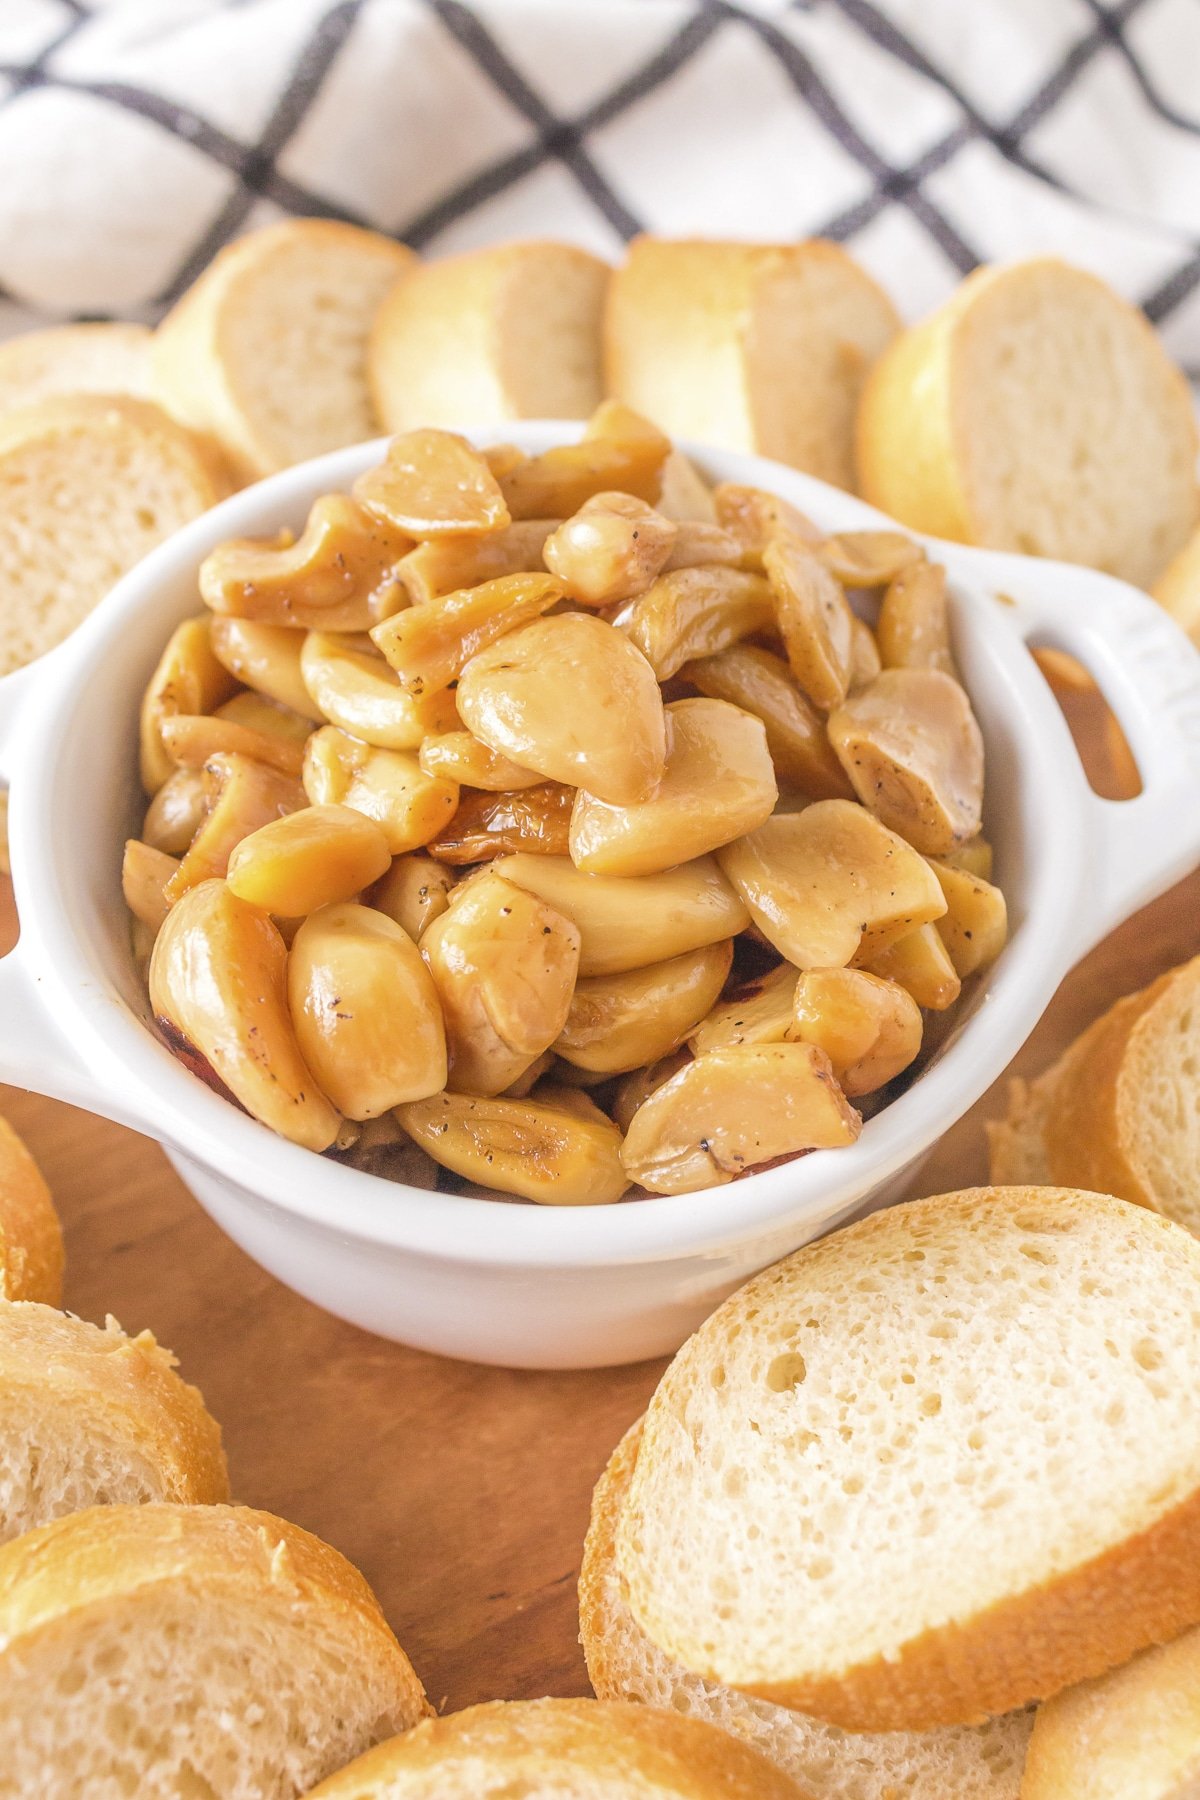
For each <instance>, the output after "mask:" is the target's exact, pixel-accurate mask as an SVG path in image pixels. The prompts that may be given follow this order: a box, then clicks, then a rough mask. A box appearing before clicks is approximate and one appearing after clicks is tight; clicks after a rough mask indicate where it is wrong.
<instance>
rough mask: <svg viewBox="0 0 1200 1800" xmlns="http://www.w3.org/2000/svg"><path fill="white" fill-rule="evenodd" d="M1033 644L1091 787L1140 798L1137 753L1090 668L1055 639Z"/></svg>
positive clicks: (1109, 796) (1106, 795) (1105, 795)
mask: <svg viewBox="0 0 1200 1800" xmlns="http://www.w3.org/2000/svg"><path fill="white" fill-rule="evenodd" d="M1030 649H1031V651H1032V654H1033V660H1034V662H1036V664H1037V666H1038V668H1039V669H1040V670H1041V672H1042V674H1043V676H1044V677H1045V679H1046V683H1047V686H1048V687H1049V689H1050V692H1051V693H1052V694H1053V695H1054V698H1055V699H1056V700H1057V702H1058V706H1059V711H1060V712H1061V713H1062V716H1063V718H1064V719H1065V720H1066V722H1067V729H1068V731H1069V732H1070V733H1071V736H1072V738H1073V739H1074V743H1075V748H1076V750H1077V751H1078V753H1079V760H1080V762H1081V763H1082V764H1083V772H1084V774H1085V775H1086V776H1087V780H1088V786H1089V787H1090V788H1091V790H1092V792H1093V793H1094V794H1098V795H1099V796H1100V798H1101V799H1102V800H1136V799H1137V797H1138V795H1139V794H1140V793H1141V791H1142V776H1141V771H1140V770H1139V768H1138V765H1137V759H1136V757H1135V756H1134V754H1133V751H1132V750H1131V749H1130V748H1129V740H1128V738H1127V737H1126V736H1125V733H1124V732H1123V731H1122V730H1121V726H1120V724H1119V722H1118V720H1117V715H1116V713H1115V712H1114V711H1113V709H1112V707H1111V706H1110V705H1109V704H1108V701H1107V700H1106V699H1105V698H1104V695H1103V693H1102V692H1101V690H1100V688H1099V687H1098V686H1097V683H1096V680H1095V677H1094V676H1093V675H1092V673H1091V671H1090V669H1088V668H1087V667H1086V666H1085V664H1083V663H1081V662H1080V660H1079V658H1078V657H1077V656H1072V655H1071V654H1070V653H1069V651H1066V650H1060V649H1059V647H1058V646H1057V645H1056V644H1039V643H1034V644H1031V645H1030Z"/></svg>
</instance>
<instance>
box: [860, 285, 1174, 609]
mask: <svg viewBox="0 0 1200 1800" xmlns="http://www.w3.org/2000/svg"><path fill="white" fill-rule="evenodd" d="M1196 441H1197V440H1196V422H1195V417H1194V414H1193V411H1192V400H1191V395H1190V392H1189V390H1188V386H1187V382H1186V381H1185V380H1184V377H1183V375H1182V373H1181V372H1180V371H1179V370H1178V369H1177V368H1176V367H1175V365H1174V364H1173V363H1172V362H1171V360H1170V358H1169V357H1168V356H1167V354H1166V351H1165V350H1164V349H1163V347H1162V345H1161V344H1160V342H1159V340H1158V338H1157V337H1156V336H1155V333H1154V330H1153V328H1152V327H1151V325H1150V324H1149V322H1148V321H1147V319H1146V318H1145V316H1144V315H1143V314H1142V313H1140V312H1139V311H1138V310H1137V309H1136V308H1135V307H1132V306H1130V305H1128V304H1127V303H1126V302H1125V301H1124V300H1122V299H1120V298H1119V297H1118V296H1117V295H1116V294H1114V293H1113V292H1112V290H1111V289H1110V288H1108V287H1107V286H1106V285H1105V284H1104V282H1102V281H1099V280H1097V278H1096V277H1095V276H1094V275H1088V274H1085V273H1084V271H1083V270H1082V269H1074V268H1071V267H1070V266H1069V265H1068V264H1066V263H1062V262H1059V261H1057V260H1056V259H1054V258H1052V257H1040V258H1037V259H1035V260H1033V261H1031V262H1022V263H1015V264H1012V265H1008V266H1001V267H992V268H986V269H980V270H977V271H976V273H975V274H974V275H970V276H968V277H967V279H966V281H964V282H963V283H962V285H961V286H960V287H959V288H958V289H957V291H956V292H955V294H954V295H953V296H952V298H951V299H950V300H948V301H947V302H946V303H945V305H944V306H942V307H941V308H939V310H938V311H937V312H935V313H934V314H933V315H932V317H931V318H928V319H926V320H925V321H924V323H922V324H921V325H918V326H916V327H914V328H913V329H912V330H910V331H906V332H905V333H904V335H903V336H902V337H900V338H897V340H896V341H895V343H894V344H892V346H891V348H890V349H889V350H888V351H887V352H886V354H885V355H884V356H883V357H882V358H881V359H880V361H879V362H878V363H877V364H876V366H875V369H874V370H873V372H872V374H871V376H870V379H869V380H868V382H867V385H866V388H865V390H864V393H863V399H862V407H861V410H860V414H859V421H858V466H859V477H860V481H861V485H862V491H863V493H864V495H865V496H866V498H867V499H868V500H870V501H872V502H873V503H874V504H875V505H876V506H879V507H881V508H882V509H883V510H884V511H885V512H887V513H890V514H891V516H892V517H893V518H895V519H899V520H900V521H901V523H903V524H905V525H909V526H912V527H913V528H914V529H916V530H918V531H927V532H931V533H933V534H934V535H935V536H937V537H946V538H953V539H955V540H957V541H958V542H960V543H964V544H984V545H987V546H989V547H990V548H992V549H996V550H1020V551H1025V552H1027V553H1029V554H1031V555H1034V556H1053V557H1059V558H1062V559H1063V560H1065V561H1067V562H1077V563H1087V564H1090V565H1091V566H1092V567H1093V568H1097V569H1105V570H1107V571H1108V572H1109V573H1110V574H1113V575H1120V576H1123V577H1124V578H1125V579H1126V580H1128V581H1134V582H1137V583H1139V584H1140V585H1142V586H1146V585H1147V584H1148V583H1149V582H1151V581H1153V580H1154V578H1155V577H1156V576H1157V575H1158V574H1159V572H1160V571H1161V570H1162V568H1163V566H1164V565H1165V564H1166V563H1167V561H1168V560H1169V559H1170V558H1171V557H1172V556H1174V555H1175V553H1176V551H1178V550H1179V549H1180V547H1181V546H1182V545H1183V543H1184V542H1185V540H1186V539H1187V537H1188V534H1189V532H1191V530H1192V529H1193V527H1194V526H1195V524H1196V522H1197V514H1198V498H1197V489H1196V466H1195V465H1196Z"/></svg>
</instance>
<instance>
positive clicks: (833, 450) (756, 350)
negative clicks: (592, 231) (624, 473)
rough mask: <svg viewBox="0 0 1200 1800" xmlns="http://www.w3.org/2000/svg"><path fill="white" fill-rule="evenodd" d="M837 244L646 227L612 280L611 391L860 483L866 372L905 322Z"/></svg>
mask: <svg viewBox="0 0 1200 1800" xmlns="http://www.w3.org/2000/svg"><path fill="white" fill-rule="evenodd" d="M899 324H900V321H899V319H898V317H897V314H896V311H895V308H894V307H893V306H892V303H891V301H890V300H889V299H888V297H887V295H886V294H885V293H884V292H883V290H882V289H881V288H879V287H878V286H877V285H876V283H875V282H874V281H872V280H871V278H870V276H869V275H867V274H866V273H865V271H864V270H862V269H860V268H859V266H858V264H857V263H856V262H854V260H853V259H852V258H851V257H850V256H848V255H847V254H846V252H845V251H844V250H842V249H841V248H840V247H839V246H838V245H837V244H828V243H825V242H823V241H821V240H819V239H815V240H813V241H812V242H809V243H802V244H736V243H705V242H668V241H665V240H663V239H660V238H650V237H641V238H636V239H635V240H634V242H633V243H632V244H631V245H630V247H629V254H628V257H627V259H626V261H625V263H624V264H623V265H622V266H621V267H620V268H619V269H618V270H617V272H616V274H615V275H614V277H613V281H612V286H611V288H610V290H609V299H608V308H607V316H606V320H605V370H606V378H607V383H608V388H609V392H610V393H612V394H615V395H616V396H617V398H618V399H620V400H624V401H626V402H627V403H628V405H630V406H633V407H636V408H637V410H638V411H639V412H641V413H644V414H645V415H646V417H647V418H649V419H653V420H654V422H655V424H656V425H659V426H661V428H662V429H663V430H664V431H666V432H669V433H670V434H671V436H673V437H693V438H698V439H699V440H700V441H701V442H702V443H709V444H718V445H720V446H722V447H723V448H725V449H728V450H751V451H756V452H757V453H758V454H760V455H762V456H773V457H775V458H776V459H777V460H778V461H780V462H785V463H790V464H792V466H793V467H795V468H797V469H806V470H807V471H808V472H809V474H810V475H819V476H821V477H822V479H823V480H825V481H832V482H836V483H837V485H838V486H839V487H845V488H848V487H853V485H854V456H853V440H854V418H855V412H856V409H857V405H858V398H859V393H860V390H861V388H862V383H863V380H864V377H865V376H866V374H867V371H868V369H869V368H870V367H871V365H872V363H873V362H874V361H875V359H876V358H877V357H878V356H879V354H880V352H881V351H882V350H883V349H884V348H885V347H886V346H887V344H888V343H890V341H891V340H892V338H893V337H894V336H895V335H896V332H897V331H898V329H899Z"/></svg>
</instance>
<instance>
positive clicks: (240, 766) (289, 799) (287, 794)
mask: <svg viewBox="0 0 1200 1800" xmlns="http://www.w3.org/2000/svg"><path fill="white" fill-rule="evenodd" d="M201 779H202V781H203V783H204V795H205V813H204V818H203V819H202V821H201V823H200V828H199V830H198V831H197V832H196V835H195V837H194V838H193V839H192V841H191V844H190V845H189V846H188V849H187V853H186V854H185V856H184V858H183V861H182V862H181V863H180V865H179V867H178V869H177V870H176V871H175V873H174V875H173V876H172V877H171V880H170V883H169V886H168V896H169V898H170V899H171V900H173V901H174V900H178V899H179V898H180V896H181V895H182V894H185V893H186V892H187V890H188V889H189V888H191V887H195V886H196V884H197V882H200V881H208V880H210V879H211V878H212V877H213V876H217V875H224V873H225V871H226V869H227V868H228V867H229V858H230V857H231V856H232V854H233V852H234V850H235V849H236V847H237V846H238V844H240V843H241V841H242V839H243V838H246V837H249V836H250V833H251V832H252V831H257V830H258V828H259V826H260V825H266V824H268V823H269V821H270V820H272V819H279V818H282V817H283V816H284V814H285V813H293V812H299V811H300V809H301V808H302V807H303V806H305V805H306V804H307V801H306V796H305V792H304V789H303V788H302V787H301V785H300V783H299V782H298V781H297V780H296V779H295V777H294V776H292V775H284V774H282V773H281V772H280V771H279V770H278V769H269V768H268V767H267V766H266V764H265V763H260V762H255V761H253V760H252V759H251V758H250V757H248V756H239V755H237V754H236V752H226V751H221V752H218V754H216V755H215V756H210V757H209V759H208V761H207V762H206V763H205V765H204V770H203V774H202V777H201Z"/></svg>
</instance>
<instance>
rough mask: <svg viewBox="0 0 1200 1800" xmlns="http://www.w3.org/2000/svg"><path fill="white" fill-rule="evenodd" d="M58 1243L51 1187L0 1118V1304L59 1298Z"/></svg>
mask: <svg viewBox="0 0 1200 1800" xmlns="http://www.w3.org/2000/svg"><path fill="white" fill-rule="evenodd" d="M62 1278H63V1239H62V1227H61V1225H60V1224H59V1222H58V1214H57V1213H56V1212H55V1210H54V1201H53V1199H52V1198H51V1196H50V1189H49V1188H48V1187H47V1186H46V1183H45V1181H44V1180H43V1178H42V1172H41V1170H40V1169H39V1168H38V1166H37V1164H36V1163H35V1162H34V1160H33V1158H32V1156H31V1155H30V1154H29V1151H28V1150H27V1149H26V1148H25V1146H24V1144H23V1143H22V1142H21V1140H20V1138H19V1137H18V1136H17V1134H16V1132H15V1131H14V1130H13V1128H12V1126H11V1125H10V1124H9V1122H8V1120H7V1119H5V1118H0V1301H4V1300H40V1301H44V1302H45V1304H46V1305H47V1306H57V1305H58V1304H59V1302H60V1301H61V1299H62Z"/></svg>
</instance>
